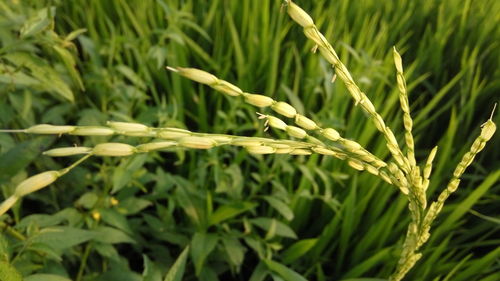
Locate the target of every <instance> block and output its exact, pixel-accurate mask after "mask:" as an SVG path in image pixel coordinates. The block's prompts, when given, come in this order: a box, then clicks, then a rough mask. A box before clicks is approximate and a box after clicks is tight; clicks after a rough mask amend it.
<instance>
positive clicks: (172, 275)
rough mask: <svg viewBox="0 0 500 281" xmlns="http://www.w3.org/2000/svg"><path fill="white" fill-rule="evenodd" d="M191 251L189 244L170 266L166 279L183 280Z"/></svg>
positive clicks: (165, 280) (171, 280) (167, 280)
mask: <svg viewBox="0 0 500 281" xmlns="http://www.w3.org/2000/svg"><path fill="white" fill-rule="evenodd" d="M188 253H189V246H187V247H186V248H185V249H184V250H183V251H182V253H181V254H180V255H179V257H178V258H177V260H176V261H175V263H174V264H173V265H172V267H170V269H169V270H168V272H167V275H166V276H165V279H164V281H182V277H183V276H184V268H185V267H186V259H187V256H188Z"/></svg>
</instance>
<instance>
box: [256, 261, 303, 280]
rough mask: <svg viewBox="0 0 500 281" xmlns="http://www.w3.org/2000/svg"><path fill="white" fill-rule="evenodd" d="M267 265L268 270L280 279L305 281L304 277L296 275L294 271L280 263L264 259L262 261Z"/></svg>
mask: <svg viewBox="0 0 500 281" xmlns="http://www.w3.org/2000/svg"><path fill="white" fill-rule="evenodd" d="M263 261H264V263H265V264H266V265H267V267H268V268H269V270H271V271H273V272H275V273H276V274H278V275H279V276H280V277H282V278H283V279H284V280H285V281H307V279H306V278H304V276H302V275H300V274H298V273H297V272H295V271H294V270H292V269H290V268H288V267H286V266H284V265H282V264H281V263H278V262H275V261H272V260H268V259H265V260H263Z"/></svg>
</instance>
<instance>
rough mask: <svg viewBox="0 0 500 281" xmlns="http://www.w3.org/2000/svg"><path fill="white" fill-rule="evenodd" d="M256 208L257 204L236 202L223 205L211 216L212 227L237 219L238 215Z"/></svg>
mask: <svg viewBox="0 0 500 281" xmlns="http://www.w3.org/2000/svg"><path fill="white" fill-rule="evenodd" d="M256 206H257V204H256V203H253V202H235V203H230V204H225V205H222V206H220V207H219V208H217V210H215V212H213V213H212V215H211V216H210V225H215V224H218V223H220V222H222V221H225V220H227V219H230V218H233V217H236V216H237V215H239V214H241V213H244V212H246V211H248V210H251V209H253V208H255V207H256Z"/></svg>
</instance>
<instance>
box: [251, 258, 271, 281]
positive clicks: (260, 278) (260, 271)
mask: <svg viewBox="0 0 500 281" xmlns="http://www.w3.org/2000/svg"><path fill="white" fill-rule="evenodd" d="M268 274H269V269H268V268H267V266H266V265H265V264H264V263H263V262H262V261H261V262H259V264H258V265H257V267H255V269H254V270H253V272H252V276H250V279H249V280H248V281H264V280H265V278H266V277H267V275H268Z"/></svg>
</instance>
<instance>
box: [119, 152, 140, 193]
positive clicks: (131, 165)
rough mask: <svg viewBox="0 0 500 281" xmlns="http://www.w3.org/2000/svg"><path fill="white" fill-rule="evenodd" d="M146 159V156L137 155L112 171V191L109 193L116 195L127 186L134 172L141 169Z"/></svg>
mask: <svg viewBox="0 0 500 281" xmlns="http://www.w3.org/2000/svg"><path fill="white" fill-rule="evenodd" d="M147 157H148V155H147V154H143V155H137V156H135V157H131V158H129V159H127V160H125V161H124V162H123V163H121V164H120V165H119V166H118V167H115V169H113V190H112V191H111V193H113V194H114V193H117V192H118V191H119V190H121V189H122V188H123V187H125V186H126V185H127V184H129V183H130V182H131V181H132V179H133V177H134V174H135V172H136V171H138V170H139V169H141V168H142V167H143V165H144V162H145V161H146V159H147Z"/></svg>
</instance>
